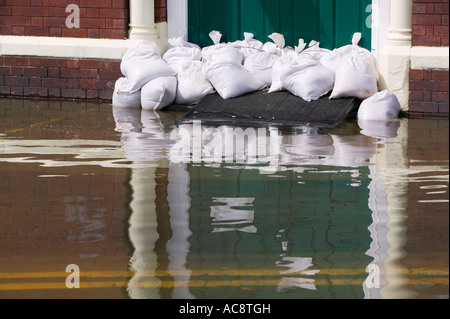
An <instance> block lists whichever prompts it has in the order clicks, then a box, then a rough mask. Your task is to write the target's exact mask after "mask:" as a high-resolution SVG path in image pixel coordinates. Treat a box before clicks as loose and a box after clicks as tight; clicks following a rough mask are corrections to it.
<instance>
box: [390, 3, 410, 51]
mask: <svg viewBox="0 0 450 319" xmlns="http://www.w3.org/2000/svg"><path fill="white" fill-rule="evenodd" d="M411 25H412V1H411V0H393V1H391V19H390V27H389V35H388V41H390V42H391V43H394V44H396V45H400V46H411V32H412V30H411V28H412V26H411Z"/></svg>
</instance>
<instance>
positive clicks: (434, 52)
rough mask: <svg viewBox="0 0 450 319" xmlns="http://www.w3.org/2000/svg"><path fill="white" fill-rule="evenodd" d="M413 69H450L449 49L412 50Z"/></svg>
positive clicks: (417, 47)
mask: <svg viewBox="0 0 450 319" xmlns="http://www.w3.org/2000/svg"><path fill="white" fill-rule="evenodd" d="M411 69H413V70H426V69H441V70H448V69H449V47H422V46H413V47H412V48H411Z"/></svg>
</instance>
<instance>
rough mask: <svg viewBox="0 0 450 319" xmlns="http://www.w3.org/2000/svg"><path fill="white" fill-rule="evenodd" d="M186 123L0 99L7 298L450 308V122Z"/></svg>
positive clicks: (2, 289) (1, 288)
mask: <svg viewBox="0 0 450 319" xmlns="http://www.w3.org/2000/svg"><path fill="white" fill-rule="evenodd" d="M180 116H182V114H181V113H158V114H154V113H152V112H145V111H142V112H141V111H140V110H138V111H136V110H121V109H115V108H113V107H112V106H111V105H108V104H101V105H99V104H93V103H92V104H91V103H77V102H62V101H34V100H33V101H28V100H14V99H0V252H1V253H0V298H13V299H14V298H118V299H124V298H152V299H155V298H163V299H172V298H177V299H178V298H182V299H187V298H198V299H202V298H207V299H213V298H234V299H239V298H246V299H265V298H270V299H277V298H278V299H293V298H297V299H301V298H304V299H314V298H317V299H318V298H326V299H343V298H355V299H362V298H386V299H387V298H405V299H406V298H412V299H419V298H448V295H449V273H448V269H449V209H448V200H449V190H448V187H449V171H448V169H449V121H448V119H400V120H398V121H395V122H389V123H377V124H376V125H374V126H371V125H368V124H367V123H357V122H356V121H350V122H348V123H346V124H345V125H343V126H342V127H339V128H336V129H333V130H327V131H324V130H318V131H317V130H315V129H314V128H305V127H303V128H302V127H300V128H291V129H283V130H282V129H277V128H266V127H262V128H261V130H260V131H256V130H255V131H245V128H243V130H242V131H240V132H241V133H242V132H245V133H247V137H246V141H247V143H248V144H246V145H247V153H249V152H250V150H258V152H257V154H254V155H255V156H254V157H246V156H245V155H248V154H247V153H239V150H238V149H235V152H234V153H232V154H228V153H226V152H224V153H223V154H219V155H218V157H217V156H215V155H217V154H216V153H214V151H217V150H222V148H217V147H216V146H217V145H221V146H222V144H221V143H222V141H223V139H222V138H223V136H225V135H224V134H226V128H223V127H221V128H209V130H207V127H201V128H197V131H196V128H195V127H194V126H190V125H186V126H184V127H181V128H179V129H178V130H176V129H175V127H174V126H173V125H172V124H173V123H174V121H175V120H176V119H177V118H178V117H180ZM369 124H370V123H369ZM234 129H236V128H234ZM361 129H363V130H362V131H361ZM199 132H200V133H202V134H203V135H202V137H201V138H202V143H198V140H195V139H194V140H191V139H193V136H195V134H196V133H199ZM224 132H225V133H224ZM236 132H237V131H236V130H235V131H234V133H236ZM252 132H254V133H256V132H257V133H258V134H255V135H252V134H250V133H252ZM238 133H239V132H238ZM196 141H197V142H196ZM196 143H197V146H200V149H199V150H198V149H196V148H195V145H196ZM225 144H226V142H225ZM186 145H190V146H191V149H190V150H192V152H189V151H188V152H186V151H185V150H186V148H184V146H186ZM249 145H252V146H255V145H257V146H258V148H255V149H253V148H252V149H250V148H248V147H250V146H249ZM215 147H216V148H215ZM224 147H226V146H224ZM255 147H256V146H255ZM243 148H245V147H244V146H243ZM263 148H264V152H260V150H261V149H263ZM188 150H189V149H188ZM219 153H220V152H219ZM222 155H224V156H222ZM227 156H231V157H233V156H234V160H233V159H232V160H230V158H227ZM239 157H242V161H238V160H237V159H236V158H238V159H239ZM68 265H76V266H77V267H79V269H80V272H81V273H80V276H79V283H80V287H81V288H79V289H77V288H74V289H69V288H68V286H69V287H70V286H71V285H73V284H76V280H72V279H73V277H72V276H71V275H73V273H71V272H70V270H69V269H68V272H66V267H67V266H68ZM66 280H67V282H66Z"/></svg>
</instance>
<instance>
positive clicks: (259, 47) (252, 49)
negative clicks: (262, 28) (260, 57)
mask: <svg viewBox="0 0 450 319" xmlns="http://www.w3.org/2000/svg"><path fill="white" fill-rule="evenodd" d="M254 36H255V35H254V34H253V33H250V32H244V40H242V41H241V40H239V41H236V42H234V43H232V46H233V47H234V48H236V49H238V50H239V51H241V52H242V53H243V54H244V63H245V60H246V59H247V57H249V56H250V55H252V54H256V53H260V52H263V46H264V43H262V42H261V41H259V40H256V39H254Z"/></svg>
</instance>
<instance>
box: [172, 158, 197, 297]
mask: <svg viewBox="0 0 450 319" xmlns="http://www.w3.org/2000/svg"><path fill="white" fill-rule="evenodd" d="M168 181H169V184H168V186H167V202H168V203H169V207H170V212H169V214H170V228H171V229H172V238H170V240H169V241H168V242H167V246H166V247H167V254H168V255H169V266H168V272H169V273H170V274H172V276H173V279H174V281H175V282H186V283H188V282H189V280H190V277H191V271H190V270H187V269H186V260H187V256H188V254H189V251H190V243H189V238H190V237H191V235H192V232H191V230H190V229H189V208H190V206H191V199H190V197H189V183H190V177H189V173H188V171H187V170H186V165H185V164H181V163H180V164H172V165H170V166H169V176H168ZM172 298H173V299H194V298H195V297H194V296H193V295H192V294H191V292H190V291H189V287H188V286H187V285H186V286H176V287H175V288H174V289H173V293H172Z"/></svg>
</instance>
